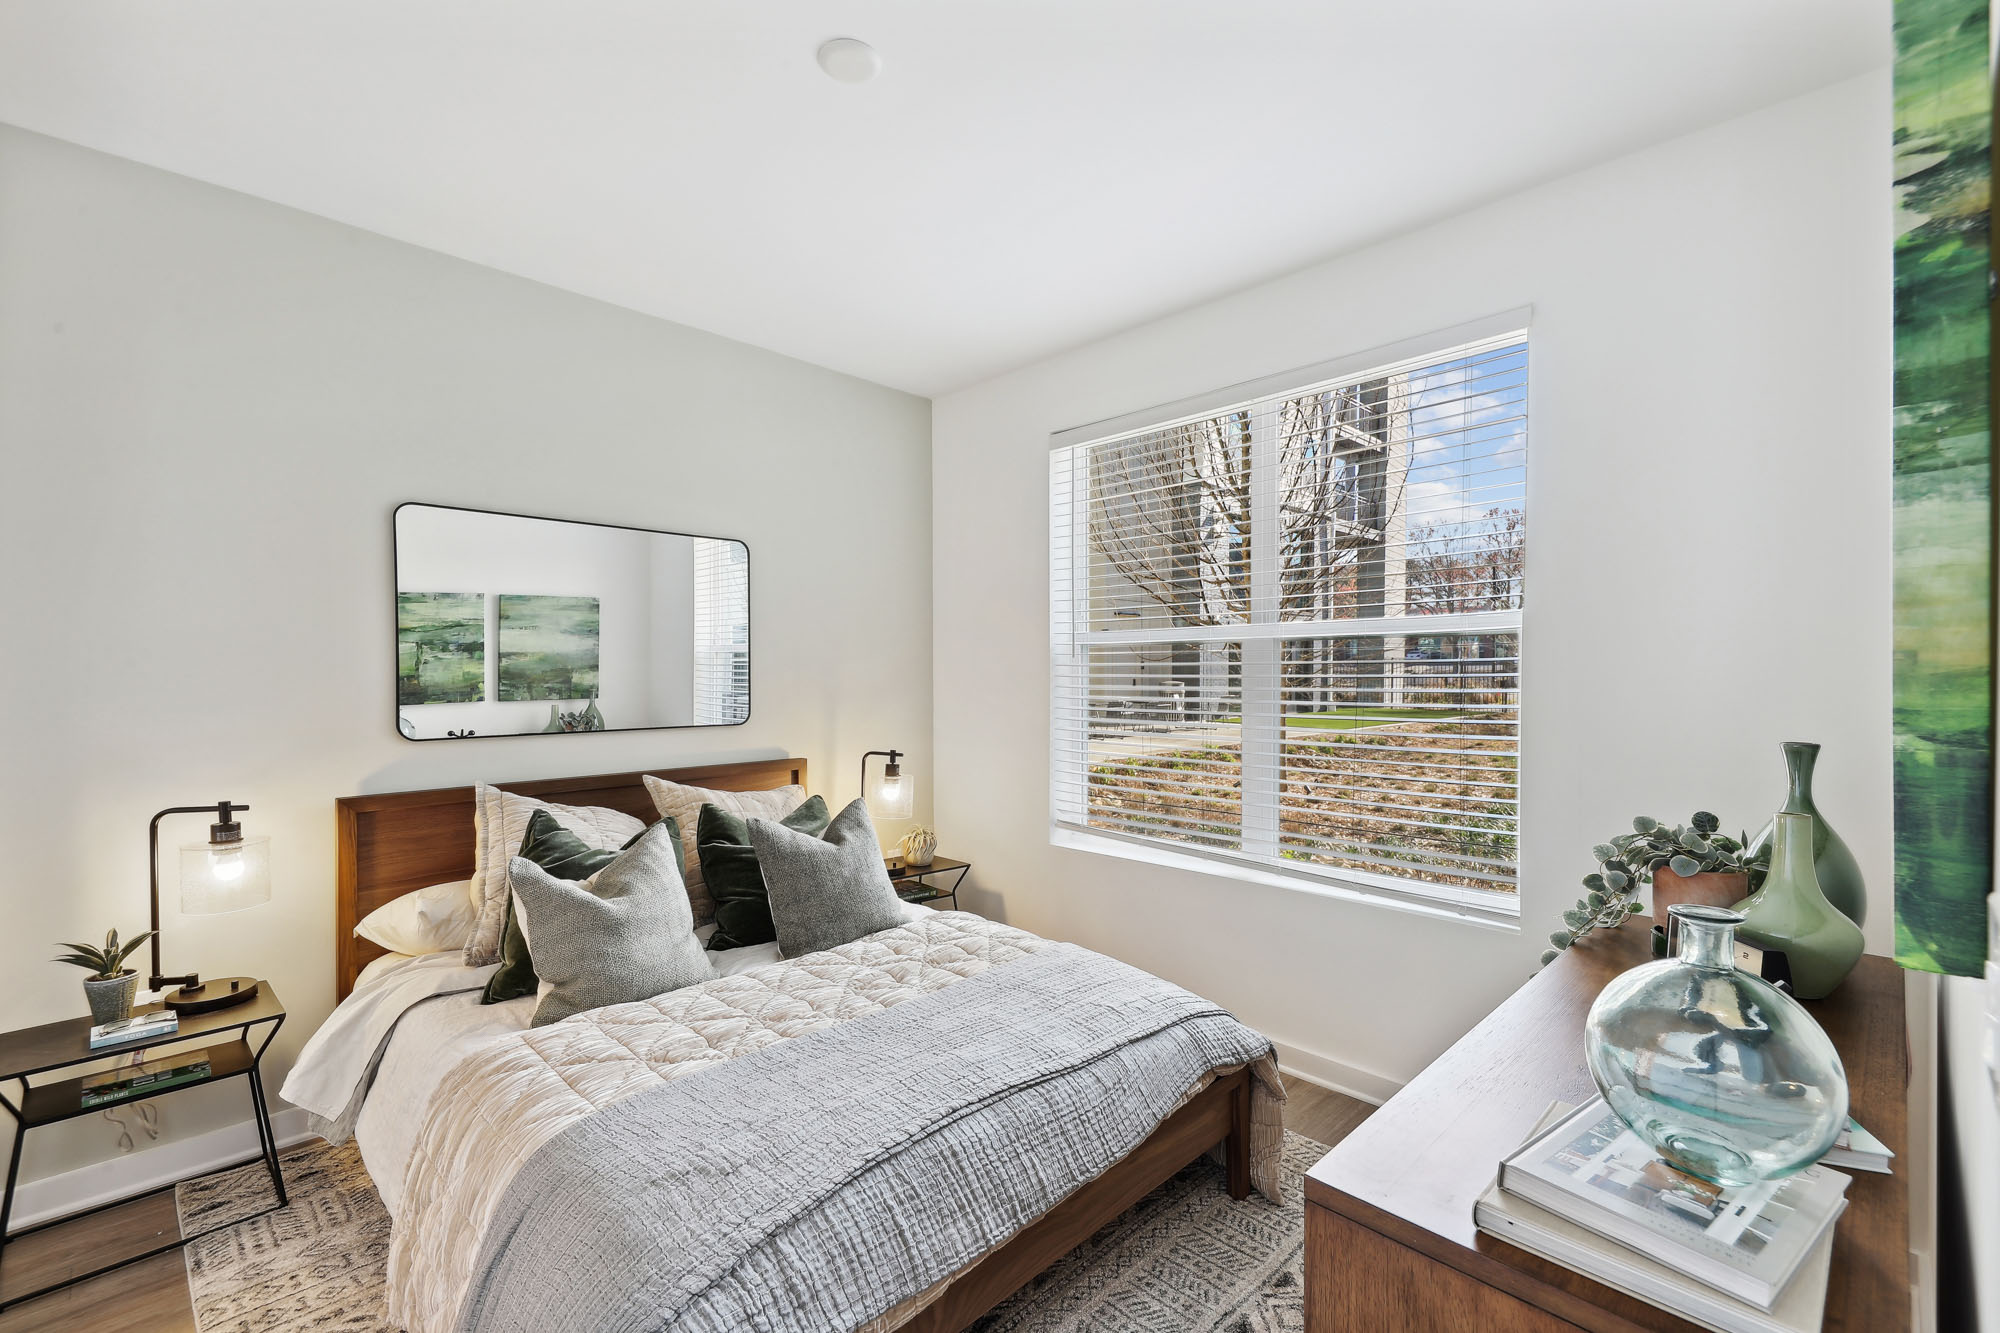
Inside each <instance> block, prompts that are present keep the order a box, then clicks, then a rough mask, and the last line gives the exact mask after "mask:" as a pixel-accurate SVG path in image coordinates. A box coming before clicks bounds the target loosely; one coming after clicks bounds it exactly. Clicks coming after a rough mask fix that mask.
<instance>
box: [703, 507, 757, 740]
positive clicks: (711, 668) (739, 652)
mask: <svg viewBox="0 0 2000 1333" xmlns="http://www.w3.org/2000/svg"><path fill="white" fill-rule="evenodd" d="M749 716H750V548H749V547H747V546H745V545H744V544H743V543H742V542H734V541H721V540H718V539H716V538H713V537H697V538H695V539H694V720H695V722H696V723H697V724H698V725H704V726H728V725H730V724H732V723H736V722H742V721H745V720H747V719H748V718H749Z"/></svg>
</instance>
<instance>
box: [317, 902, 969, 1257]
mask: <svg viewBox="0 0 2000 1333" xmlns="http://www.w3.org/2000/svg"><path fill="white" fill-rule="evenodd" d="M930 910H931V909H930V908H928V907H922V906H918V905H916V904H909V903H906V904H904V911H905V915H906V917H907V918H908V919H915V917H916V915H917V914H918V913H920V912H928V911H930ZM695 933H696V935H698V936H700V937H701V939H702V940H703V942H706V941H707V939H708V937H709V936H710V935H712V934H714V933H715V927H714V926H713V925H707V926H703V927H702V928H701V929H699V930H697V931H696V932H695ZM426 957H429V958H433V959H434V958H435V957H436V955H426ZM384 961H386V960H379V959H378V960H377V963H381V962H384ZM423 961H424V960H423V959H421V958H418V959H408V960H405V961H404V962H402V963H400V964H391V965H389V966H386V967H383V968H382V970H381V971H380V972H379V973H377V974H376V975H375V976H374V977H373V978H371V980H372V981H373V982H374V983H376V984H377V985H386V984H390V983H392V982H393V980H394V978H395V977H396V976H397V975H398V974H399V973H401V972H403V971H405V970H406V969H409V968H411V967H413V966H416V965H418V964H421V963H423ZM708 961H709V962H710V963H711V964H712V965H713V966H714V968H715V971H716V975H717V976H725V977H728V976H735V975H736V974H737V973H739V972H748V971H750V970H751V969H752V968H758V967H767V966H769V965H770V964H772V963H775V962H778V961H779V957H778V946H777V945H776V944H753V945H751V946H750V947H749V948H747V949H723V950H720V951H718V952H715V953H711V954H710V955H709V956H708ZM433 965H434V964H433ZM370 966H371V967H373V966H376V964H370ZM362 991H363V988H362V987H360V986H357V987H356V988H355V995H354V996H350V997H349V1001H347V1002H344V1003H348V1002H352V1000H353V999H354V998H355V997H358V996H360V995H361V994H362ZM534 1014H535V997H534V996H532V995H528V996H523V997H522V998H520V999H518V1000H509V1001H507V1002H506V1003H504V1004H481V1003H480V1002H479V992H478V991H461V992H458V993H456V994H449V995H437V996H432V997H428V998H425V999H423V1000H420V1001H419V1002H417V1003H415V1004H413V1005H412V1006H411V1007H410V1008H409V1009H407V1010H406V1011H404V1013H403V1015H402V1018H401V1021H399V1022H398V1023H397V1024H396V1027H395V1031H394V1033H393V1034H392V1035H391V1036H390V1038H389V1046H388V1049H387V1050H386V1051H384V1052H383V1054H382V1062H381V1065H380V1066H379V1067H378V1068H377V1069H376V1071H375V1080H374V1083H373V1084H372V1086H371V1087H370V1088H369V1090H368V1094H367V1099H366V1100H365V1101H363V1102H362V1105H361V1114H360V1116H359V1117H358V1118H357V1119H356V1120H355V1122H354V1141H355V1144H356V1145H357V1146H358V1147H359V1148H360V1149H361V1161H362V1163H363V1165H365V1166H366V1167H367V1168H368V1174H369V1175H370V1176H371V1177H373V1178H374V1181H375V1189H376V1192H377V1193H379V1194H380V1195H381V1196H382V1204H383V1206H384V1207H385V1208H387V1209H388V1210H389V1215H390V1216H391V1217H394V1216H395V1215H396V1211H397V1209H398V1207H399V1206H400V1205H401V1203H402V1197H403V1172H404V1169H405V1168H406V1167H407V1166H408V1165H409V1161H410V1154H411V1152H412V1151H413V1150H414V1149H415V1147H416V1140H417V1135H418V1132H419V1131H420V1130H421V1129H422V1128H423V1123H424V1109H425V1107H426V1106H428V1105H429V1103H430V1098H431V1093H432V1092H434V1091H435V1090H436V1089H437V1085H438V1084H439V1083H441V1082H442V1081H443V1080H444V1076H445V1075H446V1074H447V1073H449V1072H450V1071H451V1068H452V1066H454V1065H456V1064H457V1063H458V1062H459V1061H461V1060H463V1059H464V1058H465V1057H466V1056H468V1055H470V1054H472V1053H473V1052H474V1051H476V1050H478V1049H479V1048H480V1047H481V1046H482V1045H485V1044H486V1043H488V1042H492V1041H494V1040H496V1039H498V1038H501V1037H505V1036H507V1035H508V1034H509V1033H514V1032H521V1031H525V1030H526V1029H527V1027H528V1026H529V1024H530V1022H531V1020H532V1019H533V1018H534Z"/></svg>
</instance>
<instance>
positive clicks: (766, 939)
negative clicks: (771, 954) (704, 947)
mask: <svg viewBox="0 0 2000 1333" xmlns="http://www.w3.org/2000/svg"><path fill="white" fill-rule="evenodd" d="M832 818H833V817H832V816H831V815H829V814H828V813H827V809H826V802H825V801H823V800H821V799H820V798H819V797H817V796H809V797H807V798H806V801H805V804H803V805H801V806H800V807H799V808H798V809H796V810H794V811H792V813H790V814H789V815H786V816H785V817H784V818H783V819H781V820H779V821H778V822H779V823H781V824H783V825H784V826H785V827H786V828H788V829H791V830H792V831H793V832H795V833H804V834H807V835H809V836H811V837H815V838H817V837H819V836H820V835H821V834H822V833H825V832H826V826H827V824H828V822H830V821H831V819H832ZM694 849H695V853H696V854H697V855H698V856H700V857H701V877H702V878H703V879H704V880H706V881H707V882H708V893H709V896H710V897H712V898H713V899H715V934H713V935H711V936H709V937H708V947H709V948H711V949H741V948H745V947H747V946H749V945H752V944H770V943H772V942H774V941H775V940H776V939H777V938H778V928H777V927H776V926H775V925H773V924H772V923H771V897H770V895H769V894H768V893H766V892H765V891H764V872H763V870H762V869H761V868H759V866H758V865H757V849H756V848H754V847H752V846H751V845H750V826H749V824H747V823H746V822H745V821H744V820H743V818H742V817H741V816H740V815H732V814H730V813H729V812H728V811H727V810H724V809H723V808H722V807H721V806H719V805H704V806H702V808H701V817H700V819H699V820H698V821H697V822H696V824H695V826H694Z"/></svg>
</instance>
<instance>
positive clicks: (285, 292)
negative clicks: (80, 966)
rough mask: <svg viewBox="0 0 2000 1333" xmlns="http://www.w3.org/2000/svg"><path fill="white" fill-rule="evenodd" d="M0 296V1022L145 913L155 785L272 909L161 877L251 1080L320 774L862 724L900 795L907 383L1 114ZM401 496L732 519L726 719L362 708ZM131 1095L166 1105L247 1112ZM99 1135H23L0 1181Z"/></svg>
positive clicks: (858, 734)
mask: <svg viewBox="0 0 2000 1333" xmlns="http://www.w3.org/2000/svg"><path fill="white" fill-rule="evenodd" d="M0 293H4V298H0V450H3V451H4V464H5V466H4V471H0V477H4V486H5V494H6V497H7V504H6V511H5V519H4V521H0V567H4V568H5V570H6V571H7V576H8V577H7V578H6V580H5V581H4V584H0V624H4V625H5V627H6V631H5V632H6V642H5V645H4V652H0V698H4V699H5V701H6V718H7V721H6V724H5V726H4V728H0V733H3V734H4V737H5V739H4V741H0V746H4V753H5V763H4V765H3V766H0V845H5V846H6V847H7V848H8V849H9V853H8V864H7V870H6V875H5V877H4V879H3V880H0V904H4V912H0V921H4V931H0V974H4V975H5V976H6V977H7V978H8V986H7V989H6V995H7V999H6V1002H5V1012H4V1020H0V1021H4V1026H6V1027H15V1026H19V1025H22V1024H27V1023H38V1022H45V1021H49V1020H53V1019H57V1018H65V1017H70V1016H73V1015H76V1014H78V1013H80V1012H82V1010H83V997H82V992H81V989H80V987H79V985H78V982H79V979H80V975H81V974H80V973H78V972H77V971H76V970H75V969H73V968H68V967H62V966H58V965H56V964H53V963H51V962H49V961H48V959H49V957H50V955H51V954H52V953H53V952H54V947H55V942H56V941H58V940H70V939H77V938H80V937H81V938H88V937H90V936H92V935H102V934H103V932H104V930H105V929H106V928H107V927H108V926H112V925H116V926H118V927H120V928H121V929H123V930H126V931H128V932H129V931H131V930H133V929H137V928H141V927H143V924H144V921H145V910H146V909H145V894H146V887H145V886H146V863H145V829H146V821H147V819H148V818H149V817H150V816H151V815H152V813H153V812H154V811H155V810H157V809H159V808H160V807H162V806H167V805H178V804H192V803H195V802H199V801H203V800H218V799H221V798H224V797H228V798H231V799H234V800H240V801H244V802H247V803H248V804H249V805H250V807H251V811H250V813H249V814H248V815H246V817H245V818H246V824H247V826H248V827H249V828H250V829H251V831H253V832H260V833H268V834H270V835H271V838H272V861H273V880H274V891H273V898H272V901H271V902H270V904H268V905H267V906H264V907H261V908H258V909H257V910H255V911H253V912H247V913H242V914H238V915H234V916H228V917H211V918H190V919H186V920H182V919H180V918H178V917H176V916H174V915H171V906H170V908H169V912H170V915H169V916H168V919H167V934H166V962H167V964H168V966H169V968H170V969H172V968H182V969H186V968H197V969H200V970H201V971H203V972H205V973H212V974H217V975H226V974H229V973H236V972H242V973H251V974H256V975H261V976H265V977H269V978H272V979H273V980H274V982H275V983H276V987H277V990H278V992H279V994H280V995H281V996H282V997H283V998H284V1000H285V1001H286V1003H287V1004H288V1006H289V1007H290V1009H291V1014H292V1018H291V1021H290V1023H288V1024H287V1026H286V1028H285V1031H284V1033H283V1035H282V1036H281V1037H280V1039H279V1042H278V1045H277V1047H276V1048H275V1056H276V1058H275V1061H274V1067H273V1069H272V1075H273V1077H272V1080H271V1086H272V1087H274V1088H275V1087H276V1085H277V1081H278V1079H280V1078H282V1075H283V1073H284V1071H285V1068H286V1067H287V1065H288V1064H289V1062H290V1059H291V1056H292V1054H293V1053H294V1052H295V1051H296V1050H297V1048H298V1045H299V1043H300V1042H301V1041H303V1039H304V1038H305V1036H306V1035H307V1034H308V1033H310V1032H311V1031H312V1030H313V1028H314V1027H315V1026H316V1025H317V1023H318V1022H319V1020H320V1019H321V1018H322V1017H323V1016H324V1015H325V1014H326V1012H327V1011H328V1008H329V1007H330V1005H331V1002H332V995H333V947H334V942H333V872H334V839H333V834H334V823H333V800H334V798H335V797H337V796H343V795H348V794H351V793H356V792H380V791H393V790H398V789H404V788H414V787H432V786H439V785H450V784H457V783H464V782H470V781H473V780H476V779H496V780H497V779H510V778H535V777H552V776H560V775H566V774H581V773H600V772H607V771H616V770H620V769H628V768H639V767H656V766H665V765H674V764H684V763H696V762H703V761H708V760H720V759H732V758H749V757H755V756H772V755H780V754H787V753H789V754H797V755H802V756H804V757H806V758H807V759H808V760H809V761H810V763H811V766H812V776H813V778H814V784H813V785H814V787H815V788H816V789H817V790H820V791H823V792H825V793H827V794H828V795H829V796H830V797H832V798H833V799H835V800H839V799H842V798H846V797H851V796H852V795H853V794H854V790H853V786H854V782H855V778H854V776H853V765H854V762H855V759H856V757H857V756H858V755H859V754H860V753H861V752H862V751H863V750H867V749H873V748H883V747H887V746H891V745H893V746H896V747H898V748H900V749H904V750H907V751H910V752H911V764H912V768H913V771H914V772H915V773H916V774H917V775H918V778H919V782H920V788H919V796H920V799H919V808H918V814H919V816H920V817H927V816H928V813H929V811H928V800H927V799H925V797H926V796H927V790H926V788H925V787H924V786H923V785H922V783H923V778H924V775H926V774H928V773H929V772H930V770H931V764H930V715H931V700H930V661H929V647H928V645H929V626H928V624H927V613H926V608H927V607H928V606H929V604H930V594H931V590H930V573H929V568H928V560H927V555H928V552H929V550H930V531H929V521H928V508H927V501H928V496H929V493H930V477H929V470H928V462H927V458H928V445H929V428H930V413H929V407H928V405H927V404H926V403H925V402H924V401H923V400H921V399H918V398H913V397H910V396H908V395H905V394H900V393H895V392H891V391H889V390H886V389H883V388H880V387H878V386H875V385H870V384H866V383H863V382H861V381H859V380H855V379H850V378H848V377H845V376H842V375H837V374H833V373H832V372H829V371H825V370H821V369H818V368H816V367H812V366H808V365H804V364H802V363H800V362H797V361H791V360H787V359H785V358H783V357H780V356H776V355H773V354H770V353H766V352H762V351H758V350H755V349H752V348H749V347H745V346H743V345H741V344H738V343H732V342H729V341H726V340H724V339H721V338H717V337H713V336H710V335H707V334H703V333H698V332H695V331H693V330H690V329H686V328H681V327H678V326H675V325H671V324H666V323H662V322H660V321H658V320H654V319H650V318H646V317H644V316H640V315H636V314H633V313H630V312H628V311H623V310H619V309H616V308H613V307H611V306H606V305H602V304H598V303H596V302H592V301H589V300H585V299H583V298H580V297H576V296H572V295H568V294H565V293H562V292H558V291H555V290H553V289H551V288H547V287H542V286H538V285H536V284H534V283H531V282H527V281H523V280H521V279H517V278H513V277H508V276H505V275H502V274H499V273H496V272H493V271H490V270H486V269H481V268H479V267H476V266H474V265H471V264H466V263H462V262H459V261H456V260H452V259H447V258H444V257H442V256H439V255H436V254H433V253H429V252H426V251H423V250H418V249H416V248H413V247H410V246H406V245H402V244H398V243H395V242H391V241H387V240H384V239H382V238H380V237H377V236H373V235H369V234H367V233H364V232H360V231H356V230H354V229H352V228H348V227H343V226H340V225H337V224H335V223H331V222H328V221H325V220H323V219H318V218H314V217H310V216H307V215H305V214H302V213H296V212H292V211H289V210H286V209H283V208H278V207H275V206H272V205H269V204H265V203H261V202H258V201H256V200H253V199H250V198H247V197H245V196H242V195H237V194H232V193H230V192H228V191H224V190H220V189H215V188H213V187H210V186H207V185H201V184H197V183H195V182H193V181H189V180H186V179H183V178H179V177H175V176H171V175H168V174H166V173H163V172H159V171H155V170H151V169H149V168H144V167H139V166H135V165H133V164H131V163H129V162H124V161H121V160H118V159H115V158H111V157H106V156H102V155H99V154H95V153H91V152H87V151H84V150H82V149H78V148H75V147H72V146H69V145H65V144H62V143H58V142H56V141H53V140H50V139H45V138H40V137H37V136H34V135H30V134H26V133H22V132H19V131H15V130H11V129H4V128H0ZM409 499H427V500H433V501H442V502H447V503H454V504H462V505H469V506H474V507H479V508H488V509H500V510H509V511H513V512H517V513H534V514H546V515H551V516H555V517H563V518H580V519H592V520H601V521H606V522H614V523H627V524H634V525H638V526H642V527H654V528H665V529H671V530H676V531H682V532H698V533H713V534H716V535H721V536H729V537H740V538H742V539H744V540H745V541H747V542H748V543H749V544H750V548H751V561H752V569H753V574H754V579H755V587H754V589H753V604H752V612H753V615H754V617H755V620H754V625H753V629H752V636H753V653H754V658H755V672H756V677H755V681H754V685H753V690H754V700H753V709H752V714H751V718H750V721H749V723H748V724H747V725H745V726H743V727H739V728H730V729H717V728H700V729H693V730H682V731H651V732H626V733H612V734H608V735H596V736H563V737H544V736H528V737H520V738H513V739H490V740H489V739H482V740H476V741H464V742H455V743H454V742H436V743H428V744H412V743H410V742H407V741H404V740H402V739H400V738H399V737H398V736H397V735H396V732H395V730H394V717H393V713H392V710H391V707H390V705H391V702H392V700H393V692H392V691H393V686H392V677H393V671H394V663H395V655H394V643H393V636H392V633H391V629H392V626H393V616H392V614H391V609H390V600H389V599H390V590H391V588H392V586H393V585H392V581H391V571H390V513H391V511H392V509H393V508H394V506H395V505H396V504H397V503H398V502H399V501H403V500H409ZM890 518H893V520H894V521H893V522H891V521H887V520H888V519H890ZM885 620H886V621H888V622H889V623H892V624H894V625H896V626H897V629H898V632H897V633H896V634H895V635H894V639H893V642H894V651H887V650H885V646H884V645H885V643H886V642H888V640H886V639H885V637H884V635H885V629H884V624H883V622H884V621H885ZM544 711H546V710H544ZM169 832H170V834H171V835H172V836H173V837H174V838H175V839H176V840H178V839H180V838H182V837H196V836H200V834H201V833H202V830H201V828H200V822H199V821H198V820H197V821H195V822H194V823H193V824H189V825H181V826H178V827H175V828H172V829H170V830H169ZM897 832H900V830H885V834H889V835H892V836H893V835H894V834H895V833H897ZM142 961H143V959H142ZM158 1104H159V1106H160V1107H161V1108H162V1116H163V1119H164V1122H165V1127H166V1130H167V1132H168V1134H169V1135H170V1136H184V1135H187V1134H191V1133H194V1132H196V1131H198V1130H202V1129H208V1128H211V1127H213V1126H215V1125H218V1124H221V1123H224V1122H226V1121H234V1120H237V1119H239V1118H240V1117H242V1116H243V1115H244V1113H245V1111H246V1109H247V1108H246V1106H245V1103H244V1098H243V1095H242V1090H241V1086H240V1085H232V1086H230V1087H227V1088H217V1089H204V1090H197V1091H195V1092H190V1093H187V1094H184V1095H180V1096H175V1097H170V1098H167V1099H165V1100H163V1101H162V1102H160V1103H158ZM242 1134H243V1142H244V1144H245V1147H246V1149H247V1148H248V1145H249V1144H250V1142H251V1139H250V1135H249V1131H248V1130H247V1129H245V1130H243V1131H242ZM115 1137H116V1135H115V1132H114V1131H113V1130H112V1129H111V1128H110V1127H109V1126H108V1125H106V1124H104V1123H103V1122H102V1121H99V1120H96V1119H85V1120H80V1121H77V1122H74V1123H73V1124H72V1125H70V1126H67V1127H65V1133H58V1132H56V1131H54V1130H49V1131H37V1133H36V1134H35V1135H34V1136H33V1137H31V1139H30V1140H29V1144H28V1149H27V1162H26V1174H27V1176H28V1177H29V1178H31V1179H32V1178H34V1177H37V1176H42V1175H45V1174H47V1173H50V1172H53V1171H56V1170H59V1169H62V1168H64V1167H66V1166H69V1165H73V1164H75V1163H77V1162H80V1161H83V1160H86V1159H87V1158H90V1157H95V1156H100V1155H103V1154H106V1153H109V1152H110V1151H111V1150H112V1145H113V1143H114V1141H115Z"/></svg>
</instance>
